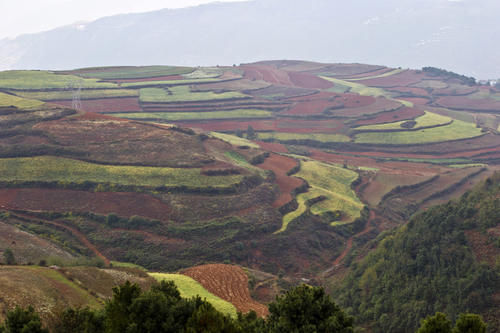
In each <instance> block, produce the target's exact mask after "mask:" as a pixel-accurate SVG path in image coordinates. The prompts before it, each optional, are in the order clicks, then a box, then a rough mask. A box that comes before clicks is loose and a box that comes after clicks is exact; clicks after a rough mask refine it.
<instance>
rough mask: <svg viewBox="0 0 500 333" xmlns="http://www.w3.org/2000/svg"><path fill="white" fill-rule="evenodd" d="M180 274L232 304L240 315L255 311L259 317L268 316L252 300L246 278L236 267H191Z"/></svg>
mask: <svg viewBox="0 0 500 333" xmlns="http://www.w3.org/2000/svg"><path fill="white" fill-rule="evenodd" d="M181 274H184V275H187V276H189V277H191V278H193V279H195V280H196V281H198V282H199V283H200V284H201V285H202V286H203V287H204V288H205V289H207V290H208V291H210V292H211V293H212V294H214V295H216V296H219V297H220V298H222V299H223V300H226V301H228V302H230V303H231V304H233V305H234V306H235V307H236V309H237V310H238V311H240V312H242V313H247V312H250V311H251V310H253V311H255V312H256V313H257V315H258V316H259V317H265V316H267V315H268V314H269V311H268V309H267V307H266V306H265V305H263V304H260V303H258V302H256V301H254V300H253V299H252V297H251V296H250V291H249V289H248V276H247V275H246V274H245V271H244V270H243V269H242V268H241V267H238V266H233V265H224V264H208V265H202V266H196V267H191V268H188V269H186V270H184V271H183V272H181Z"/></svg>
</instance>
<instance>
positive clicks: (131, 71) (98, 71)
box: [77, 66, 194, 79]
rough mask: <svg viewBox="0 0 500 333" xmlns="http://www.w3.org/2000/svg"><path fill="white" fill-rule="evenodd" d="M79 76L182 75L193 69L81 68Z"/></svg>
mask: <svg viewBox="0 0 500 333" xmlns="http://www.w3.org/2000/svg"><path fill="white" fill-rule="evenodd" d="M82 70H83V71H82V72H78V73H77V74H78V75H79V76H83V77H92V78H96V79H141V78H150V77H156V76H168V75H182V74H188V73H191V72H193V71H194V68H192V67H173V66H144V67H103V68H95V70H93V69H92V68H83V69H82Z"/></svg>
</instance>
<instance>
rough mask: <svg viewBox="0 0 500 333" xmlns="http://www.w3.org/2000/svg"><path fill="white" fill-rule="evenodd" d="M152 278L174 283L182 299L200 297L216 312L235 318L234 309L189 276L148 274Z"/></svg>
mask: <svg viewBox="0 0 500 333" xmlns="http://www.w3.org/2000/svg"><path fill="white" fill-rule="evenodd" d="M149 274H150V275H151V276H152V277H154V278H155V279H156V280H158V281H162V280H169V281H174V283H175V285H176V286H177V288H179V291H180V293H181V296H182V297H185V298H191V297H195V296H200V297H201V298H205V299H206V300H207V301H208V302H210V303H211V304H212V305H213V306H214V307H215V308H216V309H217V310H219V311H221V312H222V313H225V314H229V315H231V316H233V317H235V316H236V308H235V307H234V305H232V304H231V303H229V302H227V301H225V300H223V299H221V298H219V297H218V296H215V295H214V294H212V293H211V292H209V291H208V290H206V289H205V288H203V286H202V285H201V284H200V283H198V282H197V281H196V280H194V279H192V278H190V277H189V276H186V275H182V274H167V273H149Z"/></svg>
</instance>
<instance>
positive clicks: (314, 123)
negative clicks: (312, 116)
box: [275, 118, 345, 133]
mask: <svg viewBox="0 0 500 333" xmlns="http://www.w3.org/2000/svg"><path fill="white" fill-rule="evenodd" d="M344 126H345V124H344V123H343V122H342V121H341V120H339V119H323V120H306V119H290V118H279V119H278V121H277V122H276V128H275V130H276V131H277V132H286V133H332V132H333V131H338V130H339V129H341V128H342V127H344Z"/></svg>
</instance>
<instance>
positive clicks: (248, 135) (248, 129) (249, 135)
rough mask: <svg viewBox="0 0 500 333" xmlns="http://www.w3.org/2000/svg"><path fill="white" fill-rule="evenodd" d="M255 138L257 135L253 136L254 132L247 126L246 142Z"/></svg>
mask: <svg viewBox="0 0 500 333" xmlns="http://www.w3.org/2000/svg"><path fill="white" fill-rule="evenodd" d="M255 138H257V135H256V134H255V131H254V129H253V127H252V126H251V125H248V128H247V139H248V140H253V139H255Z"/></svg>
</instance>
